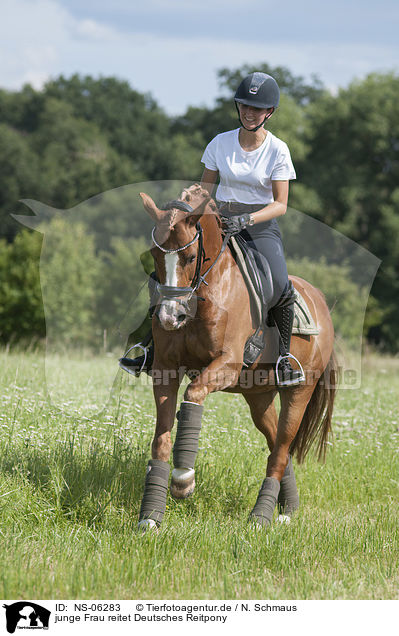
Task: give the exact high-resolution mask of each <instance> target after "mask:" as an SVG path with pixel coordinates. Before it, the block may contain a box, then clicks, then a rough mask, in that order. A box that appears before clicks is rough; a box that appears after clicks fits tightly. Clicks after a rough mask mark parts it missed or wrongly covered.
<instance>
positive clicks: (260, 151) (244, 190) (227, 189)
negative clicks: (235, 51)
mask: <svg viewBox="0 0 399 636" xmlns="http://www.w3.org/2000/svg"><path fill="white" fill-rule="evenodd" d="M234 100H235V104H236V108H237V111H238V118H239V122H240V128H237V129H235V130H231V131H228V132H224V133H221V134H219V135H217V136H216V137H215V138H214V139H212V141H211V142H210V143H209V144H208V146H207V147H206V149H205V152H204V154H203V156H202V159H201V161H202V163H203V164H204V165H205V169H204V172H203V175H202V181H201V185H202V187H203V188H205V189H207V190H208V192H209V193H210V194H211V195H212V194H213V190H214V186H215V184H216V183H217V181H219V185H218V187H217V191H216V200H217V203H218V206H219V212H220V214H221V215H222V216H223V217H227V218H226V221H225V229H226V230H227V231H228V232H229V233H230V234H238V233H240V234H241V236H242V237H243V238H244V239H245V240H246V241H248V243H249V244H250V245H251V247H253V248H254V249H255V250H257V251H258V252H260V253H261V254H262V255H264V256H265V257H266V259H267V261H268V263H269V266H270V270H271V275H272V280H273V297H272V300H271V303H270V307H268V309H270V308H272V314H273V317H274V320H275V322H276V325H277V327H278V330H279V332H280V338H281V343H282V346H281V347H280V353H283V354H289V348H290V341H291V331H292V324H293V320H294V290H293V287H292V285H290V283H289V281H288V273H287V266H286V263H285V258H284V252H283V246H282V241H281V234H280V230H279V227H278V223H277V220H276V219H277V218H278V217H279V216H281V215H283V214H285V212H286V210H287V201H288V189H289V181H290V180H291V179H295V177H296V175H295V170H294V166H293V164H292V161H291V156H290V151H289V149H288V146H287V145H286V144H285V143H284V142H283V141H281V140H280V139H278V138H277V137H275V136H274V135H272V133H271V132H269V131H267V130H266V129H265V123H266V122H267V120H268V119H269V118H270V117H271V116H272V114H273V112H274V111H275V110H276V108H277V107H278V105H279V101H280V90H279V87H278V85H277V82H276V81H275V79H273V77H271V76H270V75H266V74H265V73H259V72H256V73H252V74H251V75H248V76H247V77H246V78H245V79H244V80H243V81H242V82H241V84H240V85H239V87H238V89H237V91H236V94H235V97H234ZM146 344H147V343H146ZM120 363H121V366H122V368H124V369H125V370H126V371H129V372H130V373H134V374H135V375H138V374H139V373H140V372H141V371H147V372H148V371H149V370H150V369H151V365H152V349H151V348H150V349H149V357H148V359H147V360H146V364H145V365H144V357H143V356H140V357H139V358H135V359H134V360H131V359H129V358H121V361H120ZM303 380H304V376H303V373H302V371H300V370H297V369H293V368H292V367H291V364H290V362H289V357H288V356H287V355H285V357H284V355H283V356H282V359H281V360H280V363H279V367H278V373H277V382H278V384H279V385H280V386H290V385H295V384H298V383H299V382H302V381H303Z"/></svg>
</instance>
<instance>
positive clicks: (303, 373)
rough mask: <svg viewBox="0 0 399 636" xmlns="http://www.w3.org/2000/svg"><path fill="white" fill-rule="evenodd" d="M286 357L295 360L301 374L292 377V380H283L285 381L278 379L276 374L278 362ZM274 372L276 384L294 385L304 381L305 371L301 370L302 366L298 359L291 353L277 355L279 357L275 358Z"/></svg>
mask: <svg viewBox="0 0 399 636" xmlns="http://www.w3.org/2000/svg"><path fill="white" fill-rule="evenodd" d="M287 358H291V359H292V360H295V362H296V363H297V365H298V366H299V369H298V370H299V371H300V374H301V375H300V376H299V377H298V378H294V379H293V380H285V381H282V382H280V381H279V375H278V367H279V365H280V363H281V362H282V361H283V360H287ZM290 366H291V365H290ZM292 370H293V371H295V369H292ZM275 374H276V384H277V385H278V386H294V385H296V384H300V383H301V382H305V372H304V370H303V367H302V365H301V363H300V362H299V360H298V359H297V358H296V357H295V356H293V355H292V353H286V354H284V355H279V357H278V358H277V362H276V368H275Z"/></svg>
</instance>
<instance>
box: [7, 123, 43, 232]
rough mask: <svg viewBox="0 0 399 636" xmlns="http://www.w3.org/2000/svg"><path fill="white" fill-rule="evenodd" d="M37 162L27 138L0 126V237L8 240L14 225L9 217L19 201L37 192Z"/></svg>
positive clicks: (14, 229)
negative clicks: (33, 191)
mask: <svg viewBox="0 0 399 636" xmlns="http://www.w3.org/2000/svg"><path fill="white" fill-rule="evenodd" d="M38 180H39V161H38V156H37V155H36V153H34V152H33V151H32V150H31V148H30V147H29V144H28V142H27V139H26V137H25V136H24V135H23V134H22V133H21V132H19V131H18V130H14V129H13V128H11V127H10V126H8V125H6V124H0V237H6V238H7V239H8V240H10V239H11V238H12V237H13V236H14V235H15V232H16V230H17V224H16V223H15V221H14V220H13V219H12V217H11V216H10V213H11V212H14V211H15V207H16V205H17V202H18V199H20V198H22V197H24V196H27V195H28V194H30V192H31V191H32V190H33V189H34V188H36V184H37V181H38Z"/></svg>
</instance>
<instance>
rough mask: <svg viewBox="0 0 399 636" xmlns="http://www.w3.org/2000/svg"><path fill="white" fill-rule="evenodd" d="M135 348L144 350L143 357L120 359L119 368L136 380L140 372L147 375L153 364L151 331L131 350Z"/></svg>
mask: <svg viewBox="0 0 399 636" xmlns="http://www.w3.org/2000/svg"><path fill="white" fill-rule="evenodd" d="M136 347H141V348H142V349H143V350H144V353H143V355H141V356H138V357H137V358H126V357H124V358H120V359H119V366H120V367H121V369H123V370H124V371H127V372H128V373H131V374H132V375H135V376H136V378H138V377H139V375H140V373H142V371H145V373H148V374H149V373H150V371H151V369H152V363H153V362H154V342H153V340H152V331H150V332H149V333H148V334H147V335H146V337H145V338H144V339H143V341H142V342H140V343H139V344H136V345H135V346H134V347H132V349H134V348H136ZM129 351H130V349H129V350H128V351H127V353H129Z"/></svg>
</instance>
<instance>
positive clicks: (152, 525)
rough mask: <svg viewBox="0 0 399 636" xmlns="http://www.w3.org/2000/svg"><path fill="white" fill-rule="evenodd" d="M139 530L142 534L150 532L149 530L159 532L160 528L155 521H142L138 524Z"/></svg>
mask: <svg viewBox="0 0 399 636" xmlns="http://www.w3.org/2000/svg"><path fill="white" fill-rule="evenodd" d="M137 529H138V530H139V531H140V532H148V531H149V530H154V531H155V532H156V531H157V530H158V526H157V524H156V522H155V521H154V519H141V520H140V521H139V522H138V524H137Z"/></svg>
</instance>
